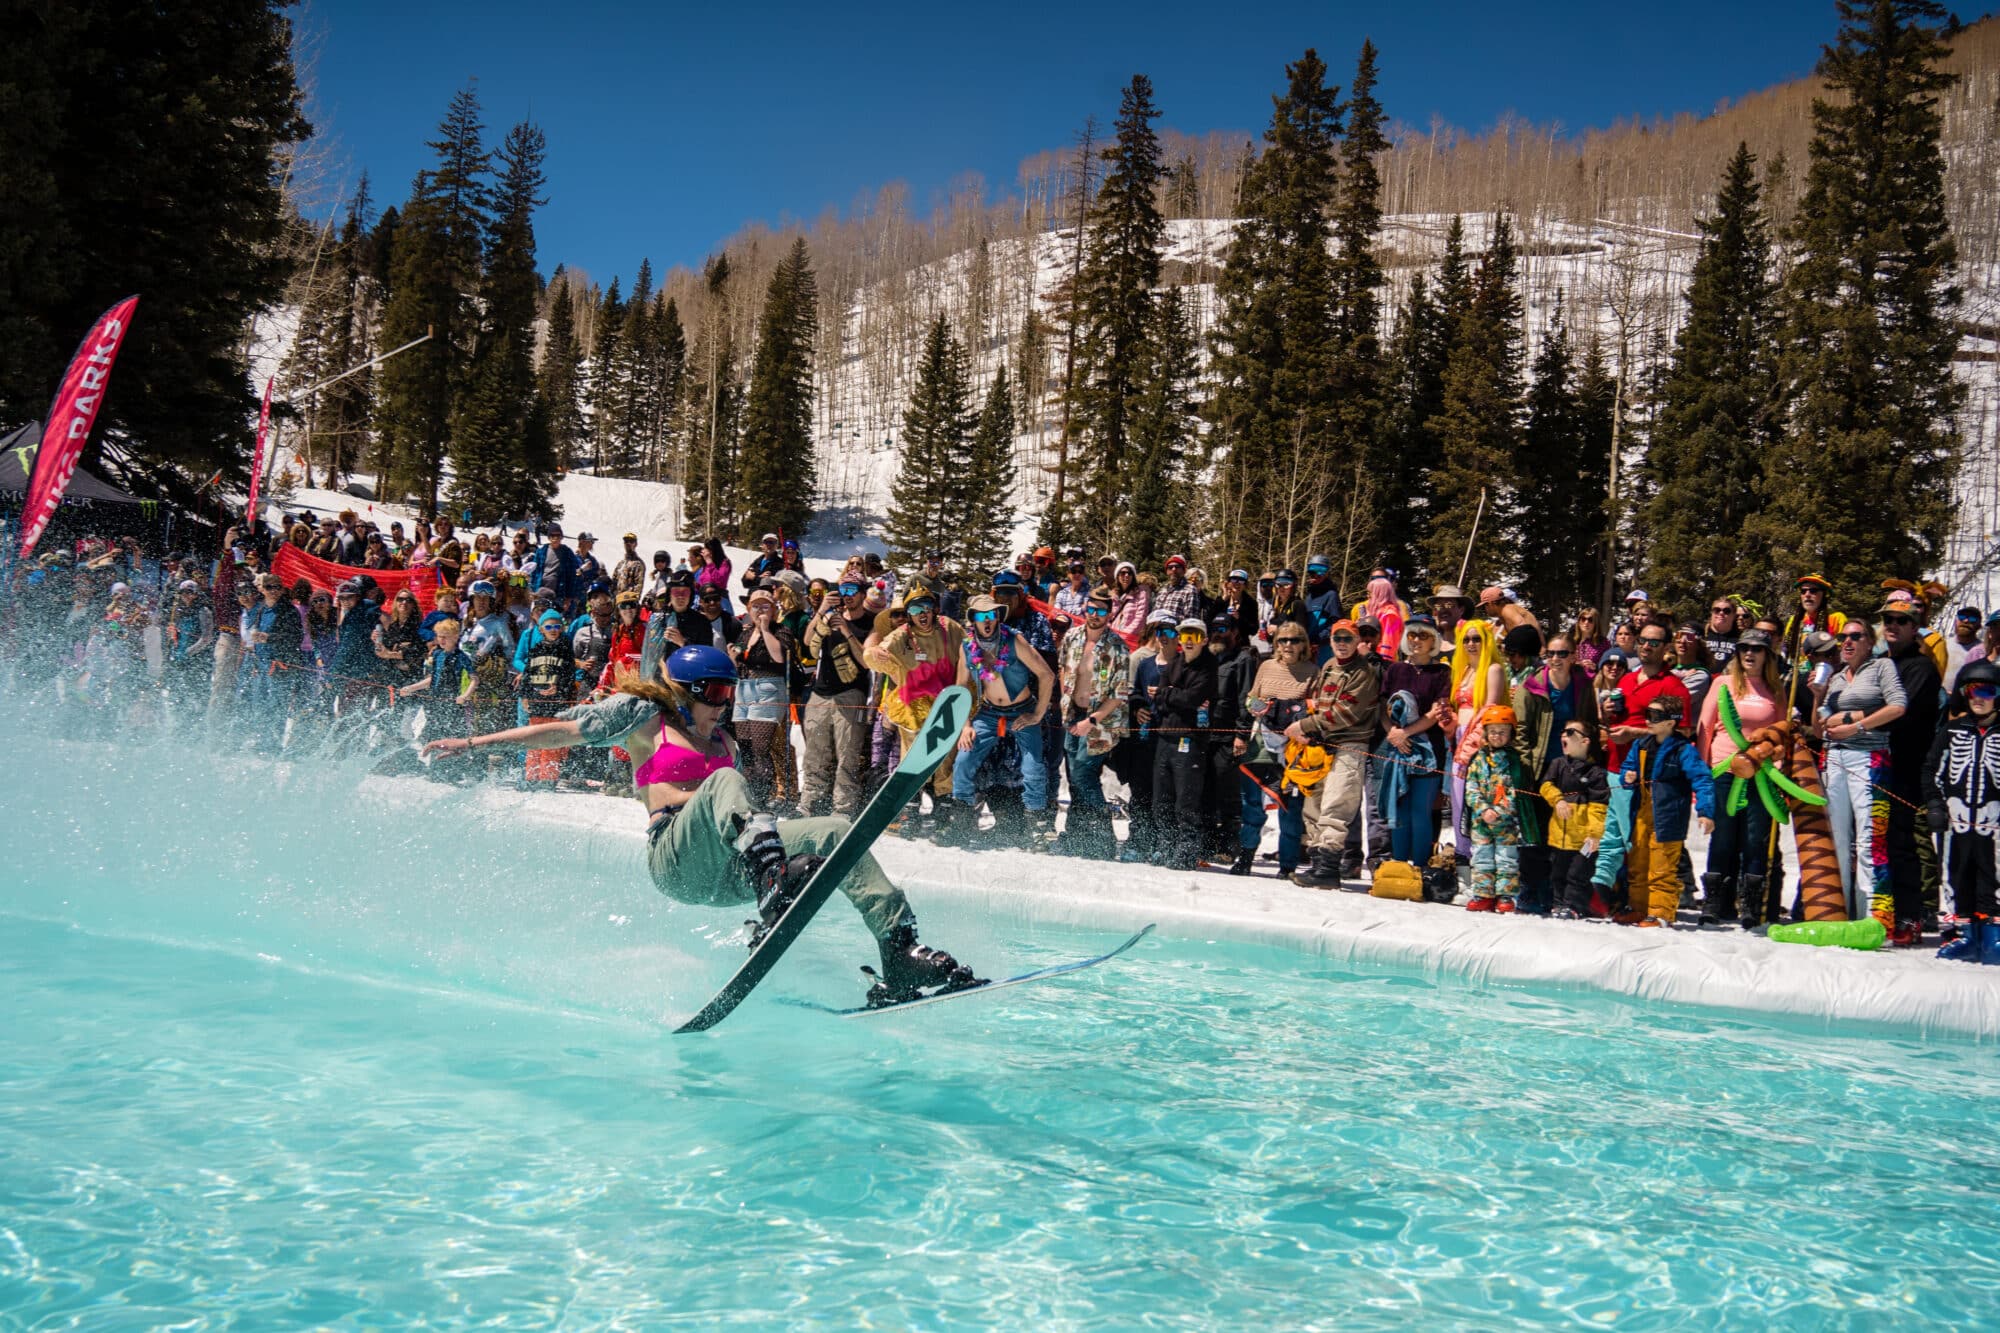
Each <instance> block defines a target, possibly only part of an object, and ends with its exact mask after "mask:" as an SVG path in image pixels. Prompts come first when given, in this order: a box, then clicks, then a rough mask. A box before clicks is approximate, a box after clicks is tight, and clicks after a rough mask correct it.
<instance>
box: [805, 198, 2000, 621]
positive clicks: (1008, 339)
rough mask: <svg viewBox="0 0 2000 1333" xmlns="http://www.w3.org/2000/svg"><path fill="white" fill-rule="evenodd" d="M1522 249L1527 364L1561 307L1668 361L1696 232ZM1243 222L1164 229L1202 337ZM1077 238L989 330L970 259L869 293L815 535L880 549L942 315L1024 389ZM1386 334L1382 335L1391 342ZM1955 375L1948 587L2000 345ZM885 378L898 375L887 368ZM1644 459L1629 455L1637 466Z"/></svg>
mask: <svg viewBox="0 0 2000 1333" xmlns="http://www.w3.org/2000/svg"><path fill="white" fill-rule="evenodd" d="M1450 222H1451V219H1450V218H1449V217H1447V216H1443V215H1426V214H1413V215H1405V216H1395V217H1390V218H1388V219H1386V220H1385V222H1384V226H1383V235H1382V249H1383V251H1384V254H1385V256H1386V265H1387V270H1388V289H1387V291H1386V292H1385V293H1384V303H1383V304H1384V317H1385V321H1386V320H1387V319H1389V318H1391V317H1393V312H1394V310H1395V309H1396V307H1397V306H1398V305H1400V304H1401V302H1402V301H1403V299H1404V298H1405V296H1406V295H1407V293H1408V290H1409V285H1410V282H1411V280H1412V279H1413V278H1414V277H1415V276H1416V275H1417V274H1418V273H1427V274H1434V269H1435V265H1436V264H1437V262H1438V261H1439V259H1440V258H1441V257H1442V255H1443V251H1444V242H1445V233H1446V230H1447V228H1448V227H1449V225H1450ZM1491 223H1492V220H1491V217H1490V215H1468V216H1466V217H1465V218H1464V226H1465V232H1466V241H1465V243H1466V247H1467V250H1468V252H1470V253H1476V252H1478V251H1479V250H1482V249H1484V247H1485V246H1486V244H1487V242H1488V237H1489V235H1490V231H1491ZM1514 223H1515V228H1516V232H1517V245H1518V246H1519V249H1520V252H1521V259H1520V270H1521V286H1522V296H1523V308H1524V311H1525V322H1526V329H1527V338H1528V357H1529V359H1530V360H1532V358H1533V356H1534V353H1535V350H1536V349H1537V348H1538V347H1539V346H1540V343H1541V340H1542V338H1543V337H1544V336H1546V334H1547V332H1548V330H1549V328H1550V326H1551V324H1552V322H1553V320H1554V317H1555V312H1556V308H1557V305H1558V302H1559V301H1560V304H1561V307H1562V310H1563V317H1564V320H1565V322H1566V324H1567V325H1568V327H1569V330H1570V334H1571V337H1572V338H1573V339H1575V340H1578V342H1579V344H1580V343H1581V341H1583V340H1587V339H1588V338H1589V337H1590V336H1591V335H1592V334H1595V335H1596V336H1597V337H1598V338H1599V339H1600V341H1601V344H1602V347H1603V349H1604V352H1605V354H1606V356H1607V358H1608V360H1609V361H1610V362H1611V363H1612V364H1613V365H1614V366H1615V365H1616V364H1617V363H1618V362H1619V361H1620V360H1621V358H1622V357H1631V358H1634V359H1644V358H1649V357H1657V356H1660V355H1663V354H1664V353H1665V351H1666V350H1667V349H1670V348H1671V346H1672V340H1673V335H1674V332H1675V330H1676V329H1677V328H1678V326H1679V322H1680V320H1681V318H1682V315H1683V301H1682V299H1681V298H1682V292H1683V291H1684V290H1685V288H1686V286H1687V283H1688V281H1689V279H1690V277H1691V273H1692V269H1693V264H1694V259H1695V254H1696V250H1697V247H1698V243H1699V238H1698V237H1697V236H1694V235H1691V234H1686V233H1680V232H1674V231H1666V230H1661V229H1658V228H1652V227H1642V226H1636V225H1630V224H1624V223H1618V222H1613V221H1600V222H1598V223H1596V224H1593V225H1592V226H1589V227H1577V226H1573V225H1571V224H1569V223H1566V222H1562V221H1558V220H1550V219H1536V218H1525V217H1522V218H1516V219H1515V220H1514ZM1231 230H1232V224H1231V223H1230V222H1229V221H1228V220H1224V219H1191V220H1180V221H1172V222H1169V223H1168V224H1167V244H1166V249H1165V255H1164V257H1165V260H1166V264H1167V272H1168V274H1169V275H1170V277H1178V278H1179V279H1181V280H1184V281H1187V282H1188V283H1189V285H1187V286H1184V287H1183V293H1184V295H1185V296H1186V297H1187V299H1188V302H1189V306H1190V309H1191V311H1192V313H1193V315H1194V317H1195V319H1196V320H1197V324H1198V327H1199V329H1200V331H1201V332H1203V333H1206V332H1207V331H1208V329H1209V328H1210V326H1211V325H1212V324H1213V322H1214V319H1215V315H1216V309H1215V297H1214V285H1213V275H1214V274H1215V272H1216V271H1217V270H1218V269H1219V268H1220V266H1221V263H1222V260H1223V257H1224V255H1225V253H1226V252H1227V249H1228V244H1229V237H1230V232H1231ZM1073 247H1074V232H1051V233H1047V234H1045V235H1042V236H1039V237H1036V238H1034V239H1032V240H1027V241H1008V242H996V243H993V244H992V245H991V246H990V247H989V254H988V260H987V264H988V268H989V271H990V273H991V274H992V288H993V291H992V297H991V299H990V303H989V306H988V309H987V313H986V315H985V317H984V318H983V319H982V320H980V324H981V327H980V328H978V329H971V328H968V327H967V325H968V323H969V322H970V320H971V318H972V317H973V314H974V310H975V302H974V300H973V276H972V275H973V272H974V263H973V253H972V252H971V251H963V252H960V253H958V254H956V255H952V256H950V257H949V258H947V259H944V260H942V261H939V262H938V263H935V264H931V265H927V266H925V267H924V268H923V269H920V270H918V271H916V272H913V273H911V274H908V275H904V276H903V277H901V278H899V279H898V280H897V281H896V282H895V283H894V290H893V291H892V290H889V289H888V288H887V287H885V286H884V285H879V284H878V285H877V286H876V287H873V288H870V289H867V290H864V291H863V292H862V293H861V295H860V297H859V298H858V299H857V300H856V301H855V303H854V307H853V309H852V310H851V311H850V312H849V316H848V325H847V329H846V330H845V335H844V347H845V348H846V349H847V350H846V352H845V355H843V356H842V358H841V359H840V361H839V365H838V370H837V371H836V373H835V374H834V376H833V377H832V382H831V383H830V384H827V383H823V384H822V385H821V396H820V437H819V439H820V443H819V456H818V464H819V476H818V483H819V491H820V495H821V496H822V498H823V510H822V517H821V519H820V520H819V521H818V522H817V523H816V524H815V525H814V528H813V532H812V536H813V537H814V538H816V539H818V541H819V542H820V544H822V545H825V544H834V545H838V544H840V543H843V542H846V543H852V542H855V541H857V540H859V541H862V542H869V543H871V544H872V540H871V539H874V538H875V537H876V535H877V534H878V533H879V531H880V523H881V519H882V516H883V514H884V513H885V512H886V511H887V507H888V499H889V492H890V487H891V485H892V483H893V481H894V479H895V475H896V468H897V461H898V451H897V449H896V443H895V442H896V440H897V439H898V438H899V436H900V433H901V415H902V410H903V406H904V404H905V403H906V402H907V401H908V399H909V393H910V389H911V379H912V376H913V373H914V369H915V365H916V352H917V347H916V343H917V341H918V340H919V339H920V336H921V330H922V328H923V327H924V325H926V324H927V323H928V322H929V321H930V320H931V319H933V318H934V317H935V316H936V315H937V314H938V313H943V314H945V315H947V316H948V317H949V318H950V319H951V320H952V321H953V323H954V324H955V325H956V326H957V327H958V328H959V329H960V330H961V332H962V334H963V336H965V337H966V339H967V341H968V342H969V343H970V344H971V346H972V349H973V366H974V374H975V377H976V383H977V386H978V388H979V389H980V390H982V391H983V389H984V387H985V386H986V384H987V383H989V382H990V380H991V378H992V376H993V375H994V374H995V373H996V372H997V371H998V370H999V369H1000V367H1001V366H1003V365H1006V366H1009V367H1010V368H1013V371H1014V373H1015V374H1016V377H1017V378H1018V365H1017V360H1018V352H1017V349H1016V347H1015V345H1014V343H1015V340H1016V335H1017V334H1018V332H1019V330H1020V328H1021V326H1022V321H1023V319H1024V317H1025V316H1026V315H1027V313H1028V310H1029V308H1030V306H1031V305H1032V306H1034V307H1036V308H1039V309H1041V310H1042V311H1043V312H1044V313H1047V310H1048V294H1049V293H1050V292H1051V291H1053V290H1056V289H1058V288H1059V287H1060V285H1061V284H1062V283H1063V282H1064V280H1065V279H1066V278H1067V276H1068V274H1069V272H1070V269H1071V265H1072V263H1073V258H1074V248H1073ZM1961 281H1962V282H1963V284H1964V286H1965V289H1966V301H1965V307H1964V309H1963V311H1962V317H1963V319H1964V320H1965V322H1966V323H1967V324H1968V325H1969V326H1971V327H1974V328H1982V329H1990V328H1993V327H1995V326H1996V325H2000V271H1995V270H1994V269H1993V268H1992V267H1990V266H1966V267H1964V268H1962V269H1961ZM891 305H897V306H900V307H902V308H901V310H900V314H901V317H902V318H901V323H900V329H901V337H902V338H903V339H904V341H905V342H906V344H907V345H905V346H902V347H898V348H895V349H892V352H891V353H890V354H884V352H883V351H882V350H881V343H880V341H879V340H880V337H881V332H880V328H881V325H882V324H883V323H884V322H885V321H886V318H887V316H886V313H885V307H888V306H891ZM1386 331H1387V330H1386V324H1385V332H1386ZM1961 355H1962V359H1961V361H1960V363H1959V372H1960V374H1961V376H1962V377H1963V378H1964V380H1965V382H1966V384H1967V387H1968V390H1969V393H1968V396H1967V400H1966V405H1965V409H1964V412H1963V413H1962V416H1961V421H1962V425H1963V430H1964V433H1965V438H1966V466H1965V469H1964V472H1963V474H1962V476H1961V478H1960V493H1961V513H1962V518H1961V527H1960V531H1959V533H1958V535H1957V537H1956V538H1955V539H1954V540H1953V542H1952V546H1951V552H1950V560H1949V563H1948V566H1947V568H1946V569H1944V570H1941V571H1935V572H1937V573H1938V574H1939V575H1940V576H1941V577H1942V578H1943V579H1944V580H1945V582H1947V583H1955V582H1957V581H1958V579H1959V577H1960V575H1961V574H1962V573H1964V572H1965V571H1967V570H1969V569H1971V568H1972V567H1973V566H1974V565H1976V564H1978V563H1979V562H1980V561H1981V559H1982V557H1983V556H1985V555H1986V553H1987V552H1989V551H1991V550H1992V549H1993V548H1994V545H1995V543H1996V540H2000V426H1997V425H1996V421H1997V420H2000V375H1996V371H1997V370H2000V365H1996V344H1995V343H1994V342H1993V341H1991V340H1986V339H1976V338H1968V339H1967V340H1966V343H1965V347H1964V351H1963V352H1962V354H1961ZM1051 360H1052V367H1051V369H1050V372H1049V379H1050V383H1051V384H1052V385H1054V384H1056V383H1059V380H1060V374H1061V366H1060V349H1059V348H1058V349H1053V350H1052V356H1051ZM885 367H888V371H887V373H885V370H884V368H885ZM1053 411H1054V408H1053V406H1051V408H1050V413H1051V414H1050V415H1047V416H1044V417H1043V418H1042V419H1040V420H1029V421H1024V422H1022V423H1021V425H1022V430H1021V433H1020V434H1019V435H1018V436H1017V438H1016V440H1015V468H1014V479H1015V480H1014V507H1015V513H1016V515H1017V524H1016V534H1017V544H1018V545H1022V546H1025V545H1026V544H1027V542H1028V541H1029V539H1030V537H1031V535H1032V533H1033V532H1034V529H1035V525H1036V521H1037V519H1038V518H1039V516H1040V514H1041V511H1042V509H1043V506H1044V505H1045V504H1046V503H1047V498H1048V487H1049V484H1050V483H1049V472H1048V464H1049V462H1050V460H1051V459H1052V457H1053V445H1054V440H1055V436H1056V420H1055V417H1054V416H1053ZM1637 461H1638V459H1637V458H1636V457H1634V458H1630V459H1627V460H1626V462H1627V465H1628V466H1630V465H1632V464H1635V463H1636V462H1637ZM1966 592H1967V595H1968V596H1969V597H1971V598H1973V599H1974V600H1980V601H1982V602H1983V603H1985V604H1988V605H1991V604H1993V603H1994V601H1995V600H1996V595H2000V569H1993V568H1988V569H1985V570H1983V571H1982V575H1981V577H1980V578H1979V579H1975V580H1974V581H1973V582H1972V583H1971V584H1970V586H1969V587H1968V588H1967V589H1966Z"/></svg>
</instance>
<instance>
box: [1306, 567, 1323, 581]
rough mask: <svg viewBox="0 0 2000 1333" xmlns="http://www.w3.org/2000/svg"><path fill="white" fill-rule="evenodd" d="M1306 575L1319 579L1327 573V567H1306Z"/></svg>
mask: <svg viewBox="0 0 2000 1333" xmlns="http://www.w3.org/2000/svg"><path fill="white" fill-rule="evenodd" d="M1306 573H1308V574H1310V575H1312V576H1313V577H1314V578H1318V577H1319V576H1320V575H1322V574H1324V573H1326V566H1325V565H1307V566H1306Z"/></svg>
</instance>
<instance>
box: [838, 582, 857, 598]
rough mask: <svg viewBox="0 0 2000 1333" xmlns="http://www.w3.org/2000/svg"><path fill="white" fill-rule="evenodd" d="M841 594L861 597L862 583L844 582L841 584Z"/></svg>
mask: <svg viewBox="0 0 2000 1333" xmlns="http://www.w3.org/2000/svg"><path fill="white" fill-rule="evenodd" d="M840 595H841V596H842V597H859V596H860V595H861V585H860V584H858V583H843V584H841V585H840Z"/></svg>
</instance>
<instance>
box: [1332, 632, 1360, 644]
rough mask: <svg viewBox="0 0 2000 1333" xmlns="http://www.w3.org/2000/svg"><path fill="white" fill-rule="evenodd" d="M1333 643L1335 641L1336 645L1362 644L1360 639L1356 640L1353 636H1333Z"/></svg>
mask: <svg viewBox="0 0 2000 1333" xmlns="http://www.w3.org/2000/svg"><path fill="white" fill-rule="evenodd" d="M1333 641H1334V642H1335V643H1359V642H1360V640H1359V639H1357V638H1355V637H1354V636H1353V635H1352V634H1336V635H1334V636H1333Z"/></svg>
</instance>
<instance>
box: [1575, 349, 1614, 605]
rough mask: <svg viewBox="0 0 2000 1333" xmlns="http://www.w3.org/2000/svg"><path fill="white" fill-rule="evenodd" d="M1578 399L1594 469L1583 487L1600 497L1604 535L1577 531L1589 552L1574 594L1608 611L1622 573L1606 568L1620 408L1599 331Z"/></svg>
mask: <svg viewBox="0 0 2000 1333" xmlns="http://www.w3.org/2000/svg"><path fill="white" fill-rule="evenodd" d="M1576 402H1577V415H1578V418H1579V420H1580V421H1581V423H1582V428H1583V434H1582V439H1583V462H1584V464H1585V466H1586V467H1587V468H1588V469H1589V471H1588V473H1587V475H1586V476H1585V478H1584V490H1585V492H1586V493H1587V494H1590V495H1596V496H1598V497H1599V503H1598V510H1597V516H1596V523H1597V528H1596V532H1597V533H1598V534H1600V535H1598V536H1597V537H1596V538H1595V539H1591V534H1590V533H1588V532H1578V533H1577V534H1575V535H1576V539H1577V540H1578V541H1579V542H1582V543H1583V544H1584V551H1583V553H1582V560H1583V563H1582V565H1581V566H1580V573H1579V576H1578V577H1579V582H1578V584H1577V587H1576V588H1575V589H1574V595H1575V596H1576V597H1577V599H1578V601H1577V604H1578V605H1579V606H1582V605H1585V604H1589V603H1597V604H1598V607H1599V609H1600V610H1608V609H1609V608H1607V607H1604V606H1603V604H1602V603H1603V600H1604V598H1605V597H1608V596H1609V590H1610V588H1611V582H1612V578H1611V576H1612V575H1613V574H1614V573H1617V572H1618V571H1614V570H1607V569H1606V567H1605V557H1606V553H1607V552H1609V551H1611V550H1612V545H1611V543H1610V542H1609V541H1607V540H1605V537H1606V536H1608V535H1609V534H1611V533H1612V531H1613V524H1614V523H1615V521H1616V519H1617V515H1616V514H1614V513H1612V512H1611V450H1612V447H1613V445H1614V444H1615V443H1616V442H1617V441H1618V439H1619V434H1618V432H1617V431H1615V430H1613V429H1612V424H1613V423H1612V418H1613V416H1614V415H1615V414H1616V413H1617V411H1618V378H1617V376H1616V375H1614V374H1613V373H1612V371H1611V364H1610V361H1609V359H1608V358H1607V357H1606V356H1605V354H1604V343H1603V341H1602V340H1601V339H1600V338H1598V337H1597V335H1596V334H1592V335H1591V338H1590V341H1589V342H1588V343H1587V344H1585V346H1584V350H1583V365H1582V366H1581V367H1580V368H1579V369H1578V371H1577V377H1576ZM1600 593H1602V594H1603V596H1600Z"/></svg>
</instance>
